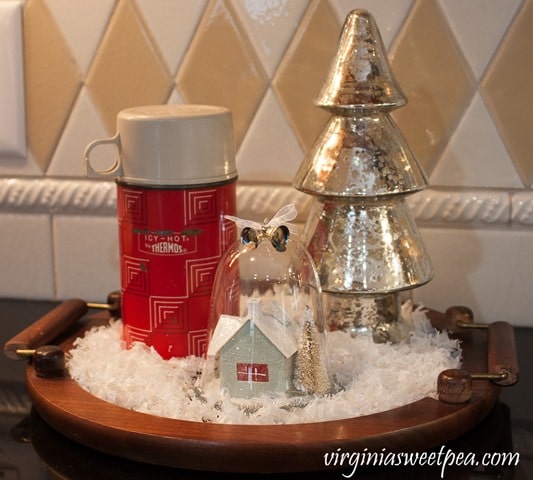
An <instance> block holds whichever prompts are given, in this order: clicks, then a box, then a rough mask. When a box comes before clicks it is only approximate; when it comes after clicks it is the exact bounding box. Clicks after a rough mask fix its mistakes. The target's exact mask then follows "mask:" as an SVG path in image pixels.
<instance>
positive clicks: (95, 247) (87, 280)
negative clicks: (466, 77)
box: [53, 215, 120, 302]
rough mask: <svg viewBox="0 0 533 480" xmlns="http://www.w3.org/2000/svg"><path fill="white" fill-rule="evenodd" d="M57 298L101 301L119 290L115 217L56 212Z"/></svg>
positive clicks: (54, 224) (54, 225)
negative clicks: (58, 213) (60, 213)
mask: <svg viewBox="0 0 533 480" xmlns="http://www.w3.org/2000/svg"><path fill="white" fill-rule="evenodd" d="M53 228H54V258H55V270H56V285H57V297H58V298H59V299H65V298H71V297H78V298H83V299H84V300H86V301H98V302H103V301H105V299H106V298H107V295H108V294H109V293H110V292H112V291H114V290H119V289H120V276H119V260H118V227H117V219H116V217H99V216H76V215H56V216H55V218H54V222H53Z"/></svg>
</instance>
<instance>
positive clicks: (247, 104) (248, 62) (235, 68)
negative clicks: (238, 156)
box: [176, 0, 268, 146]
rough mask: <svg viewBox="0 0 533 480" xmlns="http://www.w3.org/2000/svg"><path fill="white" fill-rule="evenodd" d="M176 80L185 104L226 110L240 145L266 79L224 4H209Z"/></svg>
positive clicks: (238, 24) (233, 15) (254, 55)
mask: <svg viewBox="0 0 533 480" xmlns="http://www.w3.org/2000/svg"><path fill="white" fill-rule="evenodd" d="M176 81H177V84H178V88H179V91H180V93H181V94H182V95H183V97H184V98H185V99H186V100H187V101H188V102H189V103H205V104H211V105H221V106H224V107H227V108H229V109H230V110H231V111H232V114H233V126H234V133H235V143H236V145H237V146H238V145H240V143H241V141H242V139H243V137H244V134H245V133H246V130H247V129H248V127H249V125H250V122H251V121H252V118H253V116H254V114H255V112H256V110H257V108H258V106H259V102H260V100H261V99H262V97H263V95H264V94H265V91H266V88H267V86H268V77H267V75H266V73H265V71H264V69H263V67H262V65H261V62H260V61H259V59H258V57H257V55H256V53H255V52H254V50H253V48H252V46H251V45H250V42H249V39H248V37H247V35H246V32H245V30H244V29H243V27H242V25H241V24H240V21H239V18H238V17H237V15H236V14H235V12H234V11H233V9H232V7H231V4H230V3H229V2H226V1H223V0H217V1H215V2H213V3H212V4H210V6H209V7H208V11H207V12H206V13H205V15H204V17H203V19H202V22H201V23H200V25H199V26H198V29H197V33H196V36H195V37H194V39H193V42H192V44H191V46H190V48H189V51H188V53H187V55H186V56H185V59H184V61H183V64H182V66H181V68H180V70H179V72H178V77H177V80H176Z"/></svg>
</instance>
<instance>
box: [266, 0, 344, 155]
mask: <svg viewBox="0 0 533 480" xmlns="http://www.w3.org/2000/svg"><path fill="white" fill-rule="evenodd" d="M340 30H341V25H340V24H339V22H338V21H337V19H336V16H335V12H334V11H333V10H332V8H331V6H330V4H329V2H327V1H317V0H313V1H312V2H311V4H310V5H309V8H308V9H307V11H306V13H305V15H304V17H303V18H302V21H301V22H300V26H299V29H298V31H297V32H296V34H295V36H294V38H293V40H292V42H291V44H290V45H289V48H288V50H287V53H286V54H285V56H284V57H283V60H282V62H281V64H280V66H279V68H278V71H277V73H276V75H275V77H274V79H273V87H274V90H275V91H276V93H277V95H278V97H279V99H280V103H281V104H282V106H283V107H284V108H285V111H286V112H287V116H288V117H289V120H290V122H291V124H292V127H293V128H294V130H295V131H296V135H297V136H298V140H299V142H300V144H301V146H302V148H303V149H304V150H307V149H309V147H310V146H311V145H312V144H313V142H314V141H315V139H316V138H317V137H318V135H319V134H320V131H321V130H322V128H323V127H324V125H325V123H326V121H327V120H328V118H329V116H330V115H329V114H328V113H327V112H325V111H322V110H320V109H319V108H317V107H315V106H314V105H313V99H314V98H315V97H316V95H317V94H318V92H319V91H320V88H321V87H322V84H323V83H324V80H325V79H326V75H327V73H328V71H329V67H330V64H331V60H332V58H333V54H334V53H335V49H336V46H337V40H338V38H339V34H340Z"/></svg>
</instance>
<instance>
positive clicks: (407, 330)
mask: <svg viewBox="0 0 533 480" xmlns="http://www.w3.org/2000/svg"><path fill="white" fill-rule="evenodd" d="M402 314H403V316H404V320H403V321H402V323H401V327H400V328H401V330H402V335H403V336H404V340H403V341H401V342H399V343H394V344H392V343H386V344H385V343H374V342H373V341H372V339H371V338H370V337H367V336H360V337H355V338H352V337H351V336H350V335H349V334H347V333H344V332H340V331H337V332H330V333H328V335H327V344H328V353H329V369H330V374H331V375H332V378H333V380H334V382H335V385H336V387H337V388H336V391H335V392H334V393H331V394H328V395H323V396H311V397H309V396H308V397H287V396H280V397H277V398H270V397H268V398H267V397H261V398H255V399H246V400H243V399H237V398H231V397H229V396H228V395H227V394H222V393H221V392H220V388H219V386H218V384H217V383H216V381H215V382H212V383H210V384H207V385H202V388H200V386H199V385H200V374H201V370H202V368H203V364H204V359H203V358H199V357H187V358H172V359H170V360H163V359H162V358H161V357H160V356H159V354H158V353H157V352H156V351H155V350H154V349H153V348H151V347H147V346H146V345H144V344H143V343H135V344H133V346H132V347H131V348H130V349H126V348H125V346H124V343H123V341H122V339H121V337H122V323H121V321H120V320H117V321H113V322H112V323H110V324H109V325H106V326H102V327H95V328H93V329H91V330H90V331H89V332H87V334H86V335H85V336H84V337H82V338H78V339H77V340H76V342H75V344H74V348H73V349H71V351H70V354H69V356H68V359H67V366H68V370H69V373H70V376H71V377H72V378H73V379H74V380H75V381H76V382H78V384H79V385H80V386H81V387H82V388H83V389H84V390H87V391H88V392H89V393H91V394H92V395H94V396H95V397H98V398H100V399H102V400H104V401H107V402H109V403H113V404H115V405H119V406H121V407H124V408H128V409H131V410H135V411H138V412H143V413H148V414H151V415H157V416H161V417H168V418H174V419H180V420H189V421H197V422H213V423H233V424H288V423H309V422H323V421H327V420H340V419H344V418H353V417H358V416H361V415H368V414H372V413H379V412H382V411H386V410H390V409H392V408H396V407H400V406H402V405H406V404H409V403H412V402H415V401H417V400H420V399H421V398H424V397H433V398H436V397H437V376H438V374H439V373H440V372H441V371H442V370H445V369H448V368H458V367H459V366H460V362H461V350H460V346H459V343H458V341H457V340H453V339H450V337H449V336H448V334H447V333H446V332H440V331H438V330H436V329H434V328H433V327H432V326H431V324H430V322H429V321H428V320H427V318H426V316H425V314H424V313H423V310H421V309H417V310H414V311H412V309H411V306H410V305H408V306H407V307H406V306H405V305H404V306H403V307H402Z"/></svg>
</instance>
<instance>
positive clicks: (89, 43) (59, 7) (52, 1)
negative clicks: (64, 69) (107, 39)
mask: <svg viewBox="0 0 533 480" xmlns="http://www.w3.org/2000/svg"><path fill="white" fill-rule="evenodd" d="M46 3H47V5H48V7H49V9H50V12H51V13H52V15H53V16H54V18H55V20H56V23H57V25H58V26H59V28H60V29H61V31H62V33H63V35H64V36H65V39H66V41H67V44H68V45H69V47H70V48H71V50H72V54H73V55H74V57H75V59H76V61H77V62H78V64H79V66H80V68H81V70H82V72H84V73H86V72H87V70H88V69H89V66H90V64H91V61H92V59H93V57H94V53H95V52H96V49H97V47H98V45H99V43H100V40H101V38H102V35H103V33H104V31H105V29H106V27H107V24H108V22H109V18H110V16H111V14H112V13H113V9H114V7H115V0H96V1H95V0H76V1H75V2H73V1H72V0H46Z"/></svg>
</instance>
